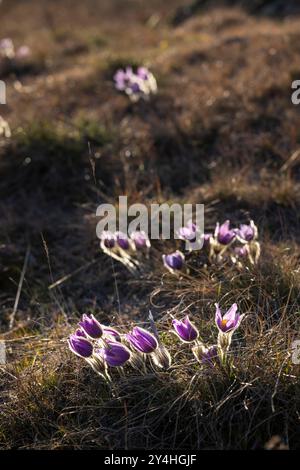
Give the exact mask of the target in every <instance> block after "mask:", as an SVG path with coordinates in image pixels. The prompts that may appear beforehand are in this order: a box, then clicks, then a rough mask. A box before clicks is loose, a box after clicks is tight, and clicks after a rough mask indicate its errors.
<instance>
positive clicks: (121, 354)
mask: <svg viewBox="0 0 300 470" xmlns="http://www.w3.org/2000/svg"><path fill="white" fill-rule="evenodd" d="M78 326H79V328H78V329H77V330H76V331H75V333H73V334H72V335H70V337H69V339H68V343H69V348H70V349H71V351H72V352H73V353H74V354H76V355H77V356H79V357H81V358H83V359H85V360H86V361H87V362H88V363H89V364H90V365H91V366H92V368H93V369H94V370H95V371H96V372H97V373H98V374H99V375H101V376H102V377H104V378H105V379H106V380H110V376H109V373H108V368H109V367H123V366H125V364H130V365H131V366H133V367H136V368H139V369H140V370H141V371H145V370H146V368H145V367H146V361H147V357H148V356H149V357H150V358H151V360H152V363H153V364H154V365H155V366H157V367H160V368H162V369H168V368H169V367H170V365H171V356H170V354H169V352H168V350H167V349H166V348H165V347H164V346H163V345H162V344H161V342H160V340H159V338H158V336H155V335H154V334H152V333H150V332H149V331H148V330H146V329H144V328H141V327H139V326H135V327H134V328H132V330H131V331H129V332H128V333H126V334H121V333H119V332H118V331H117V330H116V329H114V328H111V327H106V326H104V325H102V324H101V323H99V322H98V320H97V319H96V318H95V317H94V315H86V314H84V315H83V316H82V320H81V321H80V322H79V324H78Z"/></svg>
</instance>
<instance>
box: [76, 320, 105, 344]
mask: <svg viewBox="0 0 300 470" xmlns="http://www.w3.org/2000/svg"><path fill="white" fill-rule="evenodd" d="M79 326H80V327H81V328H82V329H83V330H84V332H85V333H86V334H87V335H88V336H89V337H90V338H93V339H98V338H101V336H102V334H103V329H102V326H101V324H100V323H99V322H98V320H96V318H95V317H94V315H90V316H88V315H86V314H84V315H83V316H82V320H81V321H80V322H79Z"/></svg>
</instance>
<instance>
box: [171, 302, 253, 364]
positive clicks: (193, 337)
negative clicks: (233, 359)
mask: <svg viewBox="0 0 300 470" xmlns="http://www.w3.org/2000/svg"><path fill="white" fill-rule="evenodd" d="M243 317H244V315H241V314H240V313H239V312H238V307H237V304H233V305H232V306H231V307H230V309H229V310H228V311H227V312H226V313H225V314H224V315H222V313H221V310H220V307H219V305H218V304H216V315H215V322H216V325H217V328H218V340H217V343H216V344H214V345H211V346H207V345H205V344H204V343H203V342H202V340H200V339H199V331H198V329H197V328H196V326H195V325H194V324H193V323H192V322H191V321H190V319H189V317H188V315H187V316H186V317H185V318H184V319H183V320H175V319H174V320H173V321H172V324H173V327H174V330H175V333H176V335H177V336H178V337H179V338H180V339H181V341H183V342H184V343H190V344H192V352H193V354H194V356H195V358H196V360H197V361H198V362H200V363H204V364H205V363H206V364H211V365H213V364H214V363H216V362H220V361H221V363H223V362H224V359H225V358H226V353H227V352H228V350H229V347H230V344H231V340H232V335H233V333H234V332H235V331H236V329H237V328H238V327H239V325H240V323H241V321H242V319H243Z"/></svg>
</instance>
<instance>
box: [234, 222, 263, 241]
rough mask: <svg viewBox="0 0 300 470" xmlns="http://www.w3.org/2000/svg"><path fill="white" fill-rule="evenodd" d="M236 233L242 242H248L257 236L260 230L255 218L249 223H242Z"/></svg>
mask: <svg viewBox="0 0 300 470" xmlns="http://www.w3.org/2000/svg"><path fill="white" fill-rule="evenodd" d="M236 234H237V237H238V239H239V240H240V241H241V242H242V243H248V242H251V241H252V240H255V239H256V238H257V235H258V230H257V227H256V225H255V224H254V222H253V220H251V221H250V224H249V225H247V224H241V225H240V228H239V229H238V230H237V231H236Z"/></svg>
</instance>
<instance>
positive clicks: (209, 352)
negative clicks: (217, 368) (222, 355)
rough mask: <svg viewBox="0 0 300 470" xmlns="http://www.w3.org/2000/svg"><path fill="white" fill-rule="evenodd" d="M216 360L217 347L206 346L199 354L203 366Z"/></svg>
mask: <svg viewBox="0 0 300 470" xmlns="http://www.w3.org/2000/svg"><path fill="white" fill-rule="evenodd" d="M216 359H218V346H217V345H215V344H214V345H213V346H208V347H207V348H203V350H202V354H201V360H202V362H203V363H204V364H207V363H208V364H212V363H213V361H214V360H216Z"/></svg>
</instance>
